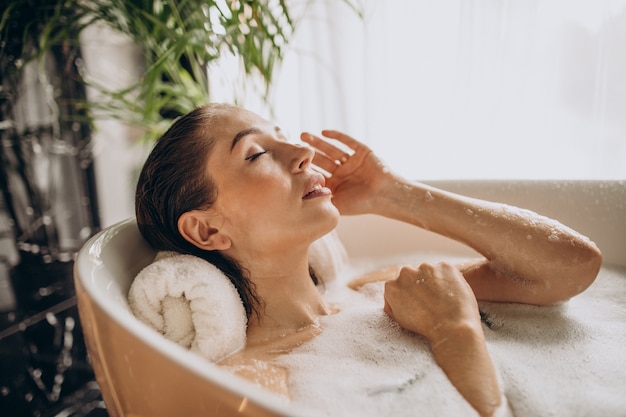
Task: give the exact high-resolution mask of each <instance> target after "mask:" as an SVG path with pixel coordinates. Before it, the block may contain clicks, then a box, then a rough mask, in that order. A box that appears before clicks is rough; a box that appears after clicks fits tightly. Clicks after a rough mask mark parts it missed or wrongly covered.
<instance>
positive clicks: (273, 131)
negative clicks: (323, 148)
mask: <svg viewBox="0 0 626 417" xmlns="http://www.w3.org/2000/svg"><path fill="white" fill-rule="evenodd" d="M215 125H216V126H217V128H216V129H212V134H213V135H214V139H215V142H214V146H213V148H212V151H211V154H210V156H209V158H208V161H207V165H206V166H207V174H208V175H209V177H210V178H211V179H212V181H213V183H214V184H215V186H216V187H217V200H216V203H215V206H214V207H215V208H216V209H217V212H218V214H219V216H220V218H221V220H222V221H223V223H222V225H221V230H222V231H223V232H225V233H226V234H227V235H228V236H229V237H230V239H231V242H232V250H233V251H235V252H234V253H233V255H234V256H236V257H239V258H240V259H241V257H242V256H241V255H242V254H247V255H248V256H258V255H261V254H263V253H265V252H267V253H268V254H271V253H272V252H274V251H286V250H288V249H293V248H305V247H308V245H309V244H310V243H311V242H313V241H314V240H315V239H317V238H319V237H321V236H323V235H324V234H326V233H328V232H329V231H331V230H332V229H333V228H334V227H335V226H336V225H337V222H338V219H339V212H338V211H337V209H336V208H335V206H334V205H333V204H332V202H331V192H330V190H329V189H328V188H326V187H324V177H323V176H322V175H320V174H319V173H317V172H315V171H313V170H312V167H311V162H312V160H313V156H314V151H313V150H312V149H311V148H310V147H308V146H300V145H296V144H293V143H289V142H288V141H287V138H285V137H284V136H283V134H282V133H281V131H280V129H278V128H277V127H276V126H275V125H274V124H272V123H270V122H268V121H267V120H265V119H263V118H262V117H260V116H258V115H256V114H254V113H252V112H249V111H247V110H244V109H239V108H235V109H232V110H224V111H222V112H221V113H220V114H218V116H217V120H216V122H215ZM218 226H219V225H218Z"/></svg>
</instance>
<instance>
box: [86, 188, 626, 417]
mask: <svg viewBox="0 0 626 417" xmlns="http://www.w3.org/2000/svg"><path fill="white" fill-rule="evenodd" d="M429 183H430V184H432V185H434V186H436V187H439V188H442V189H445V190H448V191H452V192H457V193H460V194H464V195H468V196H472V197H477V198H482V199H487V200H492V201H501V202H505V203H509V204H512V205H516V206H520V207H524V208H528V209H531V210H533V211H536V212H538V213H540V214H544V215H547V216H549V217H552V218H555V219H557V220H559V221H560V222H562V223H564V224H566V225H568V226H570V227H572V228H574V229H576V230H578V231H580V232H581V233H583V234H586V235H587V236H589V237H590V238H591V239H592V240H593V241H595V242H596V243H597V245H598V246H599V247H600V249H601V250H602V252H603V254H604V262H605V264H614V265H621V266H626V181H434V182H433V181H431V182H429ZM338 231H339V235H340V237H341V240H342V241H343V243H344V245H345V246H346V248H347V250H348V253H349V254H350V257H351V258H353V259H359V258H372V257H388V256H393V255H396V254H401V253H408V252H418V251H436V252H441V253H449V254H451V255H454V256H457V255H461V256H463V255H474V253H473V252H472V251H471V250H469V249H467V248H465V247H464V246H462V245H460V244H458V243H456V242H453V241H451V240H449V239H446V238H443V237H440V236H437V235H434V234H432V233H430V232H427V231H424V230H420V229H418V228H415V227H413V226H409V225H405V224H402V223H399V222H395V221H390V220H387V219H383V218H379V217H375V216H356V217H346V218H343V219H342V221H341V223H340V225H339V229H338ZM154 256H155V252H154V251H153V250H152V249H151V248H150V247H149V246H148V245H147V244H146V243H145V242H144V241H143V239H142V238H141V236H140V234H139V231H138V229H137V227H136V223H135V222H134V220H133V219H130V220H127V221H124V222H122V223H119V224H116V225H114V226H111V227H109V228H108V229H106V230H103V231H102V232H100V233H99V234H97V235H96V236H94V237H93V238H92V239H90V240H89V241H88V242H87V243H86V244H85V246H84V247H83V248H82V250H81V251H80V253H79V255H78V257H77V260H76V264H75V283H76V289H77V295H78V307H79V312H80V317H81V322H82V324H83V327H84V333H85V338H86V342H87V348H88V351H89V355H90V358H91V361H92V363H93V367H94V371H95V374H96V377H97V381H98V383H99V385H100V387H101V389H102V395H103V397H104V400H105V403H106V405H107V409H108V412H109V414H110V415H111V416H112V417H116V416H144V417H158V416H163V417H166V416H167V417H173V416H229V415H247V416H287V415H298V409H297V408H296V407H295V406H294V405H291V404H289V403H288V402H286V401H285V400H283V399H282V398H280V397H278V396H274V395H273V394H271V393H268V392H267V391H264V390H262V389H260V388H257V387H256V386H254V385H252V384H250V383H248V382H247V381H245V380H243V379H240V378H238V377H236V376H234V375H232V374H230V373H228V372H226V371H224V370H222V369H220V368H219V367H217V366H216V365H214V364H212V363H210V362H208V361H205V360H202V359H200V358H199V357H198V356H197V355H196V354H194V353H191V352H190V351H187V350H185V349H184V348H182V347H180V346H178V345H176V344H174V343H172V342H170V341H168V340H166V339H165V338H164V337H163V336H161V335H160V334H158V333H156V332H155V331H153V330H152V329H150V328H148V327H147V326H146V325H144V324H143V323H141V322H139V321H138V320H137V319H136V318H135V317H134V316H133V315H132V313H131V311H130V309H129V307H128V303H127V300H126V295H127V292H128V289H129V286H130V284H131V281H132V279H133V277H134V276H135V275H136V274H137V273H138V272H139V271H140V270H141V269H142V268H143V267H145V266H146V265H148V264H149V263H150V262H151V261H152V260H153V258H154Z"/></svg>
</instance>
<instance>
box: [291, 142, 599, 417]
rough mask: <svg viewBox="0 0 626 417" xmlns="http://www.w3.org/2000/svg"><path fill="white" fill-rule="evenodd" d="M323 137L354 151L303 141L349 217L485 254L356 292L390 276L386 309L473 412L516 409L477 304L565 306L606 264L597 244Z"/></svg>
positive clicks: (413, 270)
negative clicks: (422, 343)
mask: <svg viewBox="0 0 626 417" xmlns="http://www.w3.org/2000/svg"><path fill="white" fill-rule="evenodd" d="M322 133H323V135H324V136H326V137H327V138H331V139H335V140H338V141H339V142H341V143H343V144H344V145H347V146H348V147H349V148H351V149H352V150H353V151H354V153H353V154H352V155H350V156H349V157H347V155H346V154H344V152H343V151H341V150H340V149H339V148H337V147H336V146H333V145H332V144H331V143H329V142H328V141H326V140H323V139H321V138H319V137H316V136H313V135H310V134H306V133H305V134H303V135H302V140H303V141H305V142H307V143H309V144H311V145H312V146H313V147H315V148H316V150H317V154H316V159H315V163H316V164H317V165H318V166H320V167H321V168H322V169H323V170H324V171H326V172H328V173H329V179H328V182H327V184H328V186H329V187H330V188H331V189H332V190H333V202H334V203H335V205H336V206H337V207H338V208H339V210H340V212H341V213H342V214H365V213H373V214H379V215H382V216H385V217H389V218H392V219H396V220H400V221H404V222H407V223H411V224H413V225H415V226H418V227H421V228H424V229H427V230H430V231H433V232H435V233H439V234H441V235H443V236H447V237H450V238H452V239H455V240H457V241H459V242H461V243H464V244H466V245H468V246H470V247H471V248H473V249H474V250H476V251H477V252H479V253H480V254H482V255H483V256H484V258H482V259H478V260H475V261H468V262H467V263H465V264H463V265H460V266H459V267H454V266H452V265H449V264H445V263H442V264H438V265H430V264H421V265H419V266H417V267H410V266H409V267H400V266H398V267H390V268H387V269H385V270H382V271H377V272H375V273H373V274H369V275H368V276H365V277H362V278H361V279H358V280H356V281H354V282H352V283H351V284H350V286H351V287H352V288H358V287H359V286H361V285H363V284H364V283H367V282H371V281H375V280H385V281H386V284H385V307H384V309H385V311H386V312H387V313H388V314H389V315H390V316H391V317H392V318H393V319H394V320H396V321H397V322H398V324H400V326H402V327H404V328H405V329H407V330H411V331H414V332H416V333H419V334H421V335H423V336H424V337H426V339H427V340H428V341H429V342H430V345H431V348H432V351H433V355H434V357H435V360H436V361H437V363H438V364H439V366H440V367H441V368H442V369H443V371H444V372H445V373H446V375H447V376H448V378H449V379H450V381H451V382H452V383H453V384H454V386H455V387H456V388H457V389H458V390H459V392H460V393H461V394H462V395H463V396H464V397H465V399H466V400H467V401H468V402H469V403H470V404H471V405H472V406H473V407H474V409H475V410H476V411H477V412H478V413H479V414H480V415H481V416H491V415H494V413H496V412H497V411H498V410H504V413H505V414H508V413H510V410H509V409H508V406H507V404H506V398H505V397H504V395H503V393H502V390H501V388H500V387H499V384H498V381H497V377H496V374H495V370H494V367H493V363H492V361H491V358H490V356H489V354H488V352H487V348H486V345H485V339H484V333H483V331H482V327H481V325H480V315H479V311H478V306H477V300H488V301H502V302H520V303H529V304H538V305H545V304H552V303H557V302H561V301H565V300H567V299H569V298H570V297H572V296H574V295H576V294H578V293H580V292H582V291H583V290H584V289H586V288H587V287H588V286H589V285H591V283H592V282H593V281H594V279H595V278H596V276H597V273H598V271H599V269H600V266H601V264H602V255H601V253H600V251H599V250H598V248H597V247H596V245H595V244H594V243H593V242H591V241H589V239H587V238H586V237H585V236H582V235H580V234H579V233H577V232H575V231H573V230H571V229H569V228H567V227H565V226H563V225H561V224H559V223H558V222H555V221H553V220H551V219H548V218H545V217H542V216H538V215H536V214H535V213H532V212H529V211H526V210H520V209H517V208H515V207H510V206H507V205H505V204H498V203H492V202H486V201H481V200H476V199H472V198H468V197H464V196H460V195H456V194H453V193H449V192H446V191H443V190H439V189H435V188H432V187H429V186H427V185H424V184H420V183H414V182H409V181H406V180H405V179H403V178H400V177H397V176H396V175H394V174H393V173H392V172H391V171H389V170H388V169H386V168H385V167H384V166H383V164H382V163H381V161H380V160H379V159H378V158H377V157H376V156H375V155H374V154H373V153H372V152H371V151H370V150H369V149H368V148H367V147H366V146H364V145H363V144H361V143H359V142H358V141H356V140H354V139H352V138H351V137H349V136H347V135H345V134H342V133H341V132H337V131H324V132H322ZM346 158H347V159H346ZM338 161H340V162H343V161H345V162H343V163H338ZM461 346H462V347H463V348H459V347H461Z"/></svg>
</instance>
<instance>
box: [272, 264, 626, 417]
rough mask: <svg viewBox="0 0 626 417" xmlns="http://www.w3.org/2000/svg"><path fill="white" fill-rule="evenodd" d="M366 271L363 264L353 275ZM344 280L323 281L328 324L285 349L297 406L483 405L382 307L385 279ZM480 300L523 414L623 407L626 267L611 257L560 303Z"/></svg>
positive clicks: (466, 409)
mask: <svg viewBox="0 0 626 417" xmlns="http://www.w3.org/2000/svg"><path fill="white" fill-rule="evenodd" d="M422 258H424V257H423V256H422ZM435 258H436V257H435ZM414 259H415V258H414ZM436 259H437V260H436V261H438V260H446V261H449V262H454V261H455V260H454V259H450V258H449V257H448V258H447V259H446V258H445V257H438V258H436ZM422 260H425V261H429V262H432V261H433V260H431V259H422ZM394 261H397V260H394ZM420 261H421V260H420ZM436 261H434V262H436ZM386 264H389V262H387V263H386ZM367 267H373V264H370V265H367ZM365 269H367V268H365ZM363 271H364V269H363V265H361V269H360V270H359V269H358V268H356V269H355V270H353V271H352V274H350V275H351V276H352V277H354V276H357V275H358V274H359V272H363ZM346 282H347V279H346V280H341V279H340V280H337V281H336V282H333V283H332V285H329V286H327V288H326V289H325V294H324V297H325V299H326V301H327V302H328V303H330V304H332V305H334V306H335V307H338V308H339V312H338V313H336V314H334V315H331V316H326V317H323V318H322V319H321V325H322V326H323V331H322V333H321V334H320V335H319V336H317V337H316V338H314V339H313V340H311V341H310V342H308V343H306V344H304V345H302V346H300V347H298V348H297V349H295V350H294V351H292V352H291V353H290V354H287V355H284V356H282V357H281V358H279V362H280V364H282V365H283V366H286V367H287V368H288V369H289V371H290V387H289V389H290V392H291V395H292V399H293V403H294V405H295V406H296V407H297V409H298V410H299V411H300V413H299V415H311V416H333V417H336V416H359V417H369V416H372V417H374V416H394V417H395V416H400V417H402V416H407V417H408V416H411V417H412V416H416V415H419V416H441V415H455V416H472V415H476V413H475V411H474V410H473V409H472V408H471V407H470V405H469V404H468V403H467V402H466V401H465V400H464V399H463V398H462V396H461V395H460V393H459V392H458V391H457V390H456V389H455V387H454V386H453V385H452V384H451V383H450V382H449V381H448V379H447V377H446V375H445V374H444V373H443V371H441V369H440V368H439V367H438V366H437V364H436V363H435V361H434V359H433V357H432V354H431V352H430V349H429V346H428V344H427V342H426V341H425V339H424V338H422V337H421V336H419V335H416V334H413V333H411V332H407V331H405V330H403V329H401V328H400V327H399V326H398V325H397V324H396V323H395V322H393V321H392V320H391V319H390V318H389V317H388V316H387V315H386V314H385V313H384V312H383V291H384V285H383V284H382V283H373V284H367V285H365V286H364V287H363V288H362V289H361V290H360V291H358V292H356V291H353V290H350V289H349V288H347V287H346V286H345V283H346ZM481 309H482V310H483V311H484V312H485V316H486V318H487V321H488V322H489V327H487V326H484V330H485V335H486V338H487V343H488V349H489V351H490V352H491V355H492V358H493V360H494V364H495V366H496V369H497V372H498V376H499V378H500V379H501V381H502V386H503V388H504V390H505V393H506V395H507V397H508V399H509V403H510V404H511V407H512V409H513V411H514V412H515V413H516V414H517V415H524V416H543V415H618V414H620V413H623V411H624V410H626V398H624V396H623V393H624V392H626V364H625V363H624V360H623V358H624V356H623V346H624V345H625V344H626V269H624V268H622V269H619V268H611V267H604V268H603V269H602V270H601V273H600V276H599V277H598V279H597V280H596V282H595V283H594V284H593V285H592V286H591V287H590V288H589V289H588V290H587V291H586V292H584V293H583V294H581V295H579V296H577V297H575V298H573V299H572V300H570V301H569V302H567V303H564V304H561V305H558V306H552V307H536V306H529V305H516V304H498V303H481Z"/></svg>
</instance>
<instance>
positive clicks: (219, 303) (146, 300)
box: [128, 252, 247, 361]
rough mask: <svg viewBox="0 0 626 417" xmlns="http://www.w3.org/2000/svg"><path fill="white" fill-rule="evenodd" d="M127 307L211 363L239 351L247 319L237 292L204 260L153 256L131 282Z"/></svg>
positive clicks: (148, 323)
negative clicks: (153, 258) (151, 260)
mask: <svg viewBox="0 0 626 417" xmlns="http://www.w3.org/2000/svg"><path fill="white" fill-rule="evenodd" d="M128 302H129V304H130V307H131V310H132V311H133V313H134V314H135V316H136V317H137V318H138V319H140V320H141V321H142V322H144V323H146V324H147V325H149V326H150V327H152V328H153V329H155V330H156V331H158V332H159V333H161V334H163V335H164V336H165V337H166V338H167V339H169V340H171V341H173V342H175V343H178V344H179V345H181V346H183V347H186V348H189V349H191V350H192V351H195V352H198V353H199V354H201V355H202V356H204V357H206V358H208V359H209V360H211V361H219V360H221V359H223V358H225V357H226V356H229V355H231V354H233V353H236V352H238V351H240V350H241V349H243V348H244V347H245V344H246V326H247V318H246V312H245V309H244V307H243V303H242V302H241V298H240V297H239V293H238V292H237V290H236V289H235V286H234V285H233V284H232V283H231V282H230V280H229V279H228V278H227V277H226V276H225V275H224V274H223V273H222V272H221V271H220V270H219V269H218V268H217V267H215V266H214V265H212V264H211V263H209V262H207V261H205V260H204V259H201V258H198V257H196V256H192V255H182V254H178V253H174V252H159V253H158V254H157V257H156V258H155V260H154V261H153V262H152V263H151V264H150V265H148V266H146V267H145V268H144V269H143V270H142V271H141V272H140V273H139V274H137V276H136V277H135V279H134V281H133V283H132V284H131V287H130V290H129V293H128Z"/></svg>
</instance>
